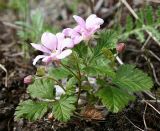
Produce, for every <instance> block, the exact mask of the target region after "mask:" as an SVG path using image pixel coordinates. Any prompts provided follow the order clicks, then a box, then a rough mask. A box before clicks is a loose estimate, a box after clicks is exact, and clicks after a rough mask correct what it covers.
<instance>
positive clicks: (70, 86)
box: [66, 77, 77, 95]
mask: <svg viewBox="0 0 160 131" xmlns="http://www.w3.org/2000/svg"><path fill="white" fill-rule="evenodd" d="M76 83H77V78H75V77H72V78H70V79H69V80H68V81H67V84H66V94H67V95H73V94H74V93H75V90H76V85H75V84H76Z"/></svg>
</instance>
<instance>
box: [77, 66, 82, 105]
mask: <svg viewBox="0 0 160 131" xmlns="http://www.w3.org/2000/svg"><path fill="white" fill-rule="evenodd" d="M77 69H78V76H79V80H78V88H79V90H78V96H77V104H76V106H78V100H79V98H80V95H81V87H82V83H81V72H80V68H79V65H78V63H77Z"/></svg>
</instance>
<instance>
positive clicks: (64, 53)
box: [56, 49, 72, 59]
mask: <svg viewBox="0 0 160 131" xmlns="http://www.w3.org/2000/svg"><path fill="white" fill-rule="evenodd" d="M71 53H72V50H70V49H67V50H64V51H62V52H61V54H59V55H57V56H56V57H57V59H63V58H65V57H67V56H69V55H70V54H71Z"/></svg>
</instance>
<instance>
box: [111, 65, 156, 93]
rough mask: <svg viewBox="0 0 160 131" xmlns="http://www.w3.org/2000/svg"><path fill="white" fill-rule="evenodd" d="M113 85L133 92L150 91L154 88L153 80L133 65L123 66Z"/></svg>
mask: <svg viewBox="0 0 160 131" xmlns="http://www.w3.org/2000/svg"><path fill="white" fill-rule="evenodd" d="M113 83H114V84H116V85H117V86H119V87H120V88H123V89H127V90H128V91H132V92H137V91H144V90H150V89H151V88H152V86H153V82H152V79H151V78H150V77H149V76H148V75H147V74H145V73H143V72H142V71H141V70H139V69H136V68H135V67H134V66H132V65H122V66H121V67H120V68H119V69H118V71H117V73H116V76H115V78H114V79H113Z"/></svg>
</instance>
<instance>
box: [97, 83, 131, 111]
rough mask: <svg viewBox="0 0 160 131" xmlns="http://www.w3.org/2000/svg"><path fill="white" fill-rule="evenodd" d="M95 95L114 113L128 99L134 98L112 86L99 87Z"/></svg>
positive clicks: (119, 109)
mask: <svg viewBox="0 0 160 131" xmlns="http://www.w3.org/2000/svg"><path fill="white" fill-rule="evenodd" d="M96 95H97V96H98V97H99V98H100V99H101V101H102V103H103V105H105V106H106V107H107V109H108V110H109V111H112V112H114V113H117V112H119V111H121V110H122V109H123V108H124V107H125V106H126V105H127V104H128V102H129V101H131V100H134V96H132V95H130V94H128V93H127V92H125V91H123V90H121V89H119V88H116V87H113V86H106V87H104V88H102V89H100V90H99V91H98V92H97V94H96Z"/></svg>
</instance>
